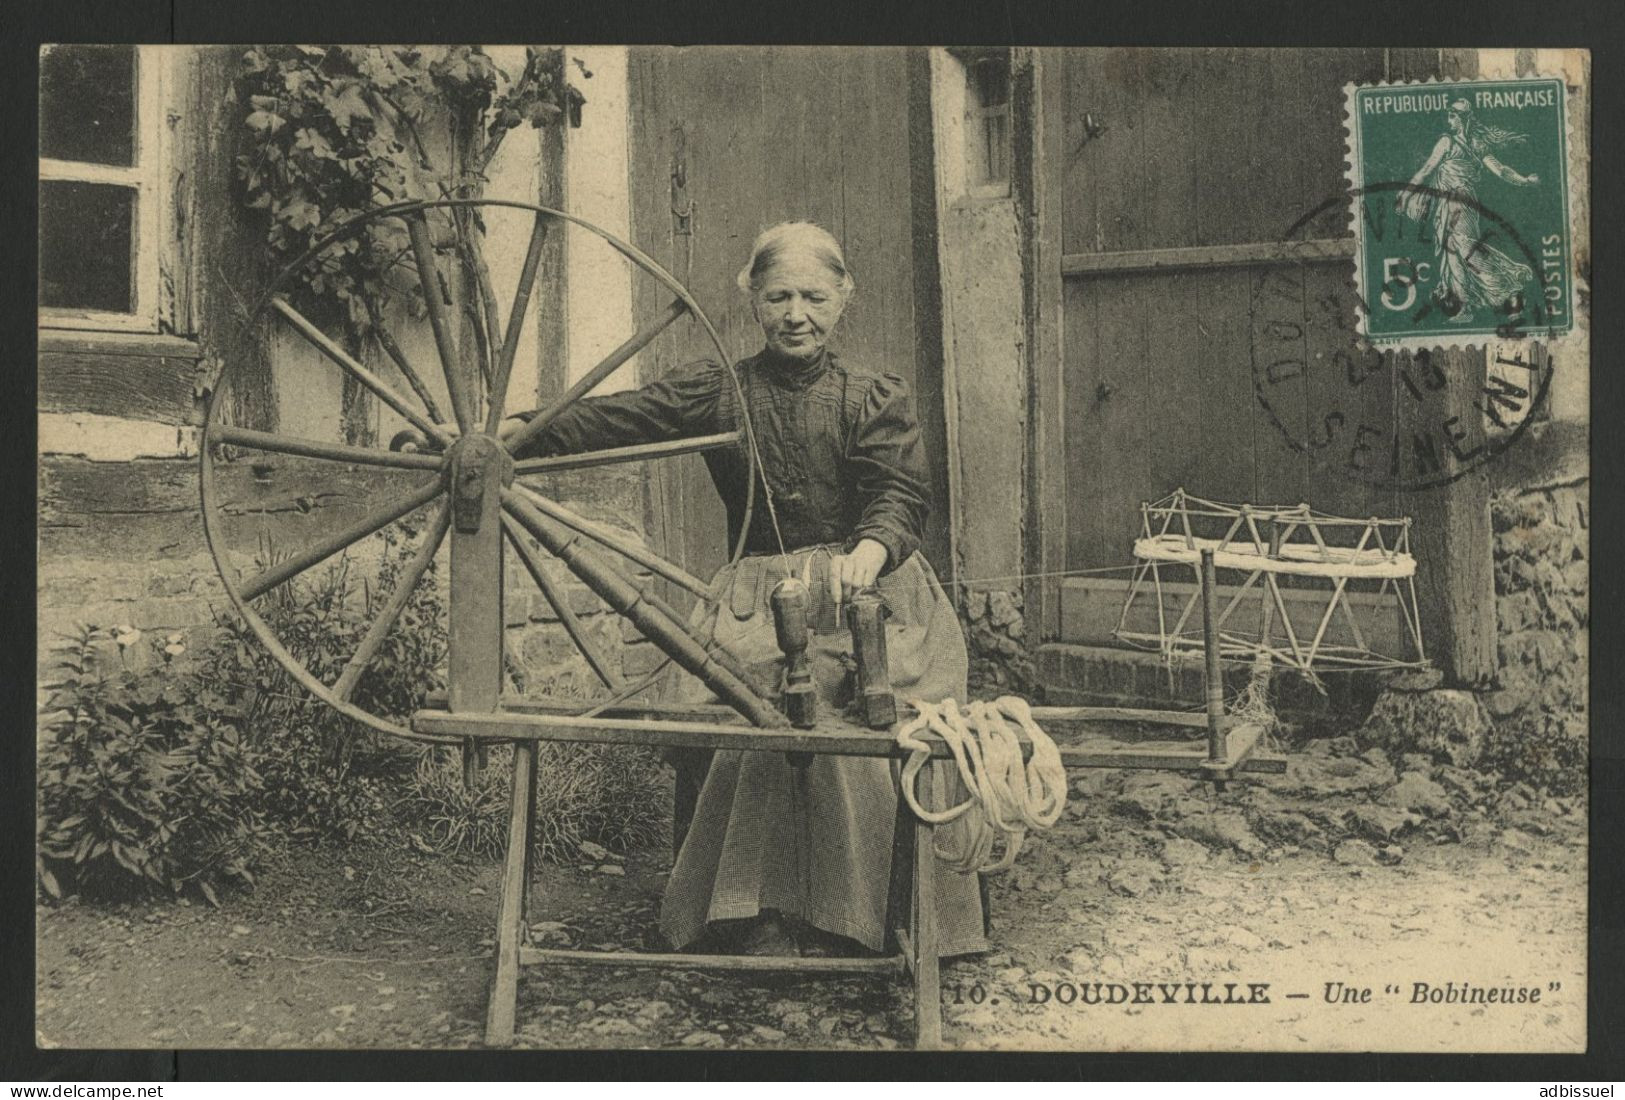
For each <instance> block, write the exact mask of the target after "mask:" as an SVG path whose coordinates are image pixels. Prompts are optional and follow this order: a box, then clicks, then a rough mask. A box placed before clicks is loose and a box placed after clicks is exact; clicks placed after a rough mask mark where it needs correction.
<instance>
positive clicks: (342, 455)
mask: <svg viewBox="0 0 1625 1100" xmlns="http://www.w3.org/2000/svg"><path fill="white" fill-rule="evenodd" d="M209 438H210V441H211V442H213V441H219V442H221V443H230V444H233V445H234V446H238V447H252V448H254V449H255V450H257V451H274V452H275V453H277V454H284V455H299V456H301V457H303V458H328V459H332V460H333V461H334V462H354V463H355V464H356V465H358V466H389V467H394V468H396V469H401V470H438V469H440V466H441V463H442V462H443V461H444V460H443V459H442V458H441V457H440V456H439V455H429V454H416V453H412V452H408V451H381V450H379V449H378V448H376V447H353V446H350V445H349V444H346V443H324V442H322V441H321V440H317V439H300V438H298V437H296V436H286V435H277V434H276V433H275V432H257V431H254V430H253V429H251V428H234V427H231V426H229V425H223V426H221V427H218V428H214V429H212V430H211V431H210V432H209Z"/></svg>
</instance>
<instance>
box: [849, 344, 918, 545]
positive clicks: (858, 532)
mask: <svg viewBox="0 0 1625 1100" xmlns="http://www.w3.org/2000/svg"><path fill="white" fill-rule="evenodd" d="M847 461H848V462H849V464H850V467H851V470H852V473H853V475H854V480H855V484H856V486H857V491H858V494H859V496H860V498H861V499H862V500H863V501H864V502H865V503H864V508H863V515H862V517H861V518H860V519H859V521H858V525H857V527H856V528H855V529H854V530H853V532H852V537H851V539H850V541H849V544H848V549H850V548H851V547H852V546H854V545H856V544H857V541H858V540H859V539H865V538H869V539H874V540H875V541H876V542H878V543H880V545H882V546H884V547H885V548H886V565H885V571H886V572H890V571H891V570H893V569H895V568H897V566H898V565H900V564H902V563H903V562H904V561H905V560H907V559H908V557H909V555H910V554H912V553H914V551H915V550H917V549H919V546H920V538H921V536H922V534H923V532H924V530H925V517H926V513H927V512H929V511H930V506H929V505H928V504H927V503H926V472H925V451H924V448H923V447H922V446H921V444H920V426H919V421H918V420H916V419H915V416H914V399H913V395H912V394H911V393H910V392H909V388H908V383H906V382H904V381H903V380H902V379H901V378H899V377H898V376H897V375H895V374H884V375H880V376H879V377H877V378H874V379H873V381H872V383H871V385H870V387H869V392H868V394H867V395H866V396H865V398H864V400H863V404H862V407H861V409H860V411H859V413H858V417H857V423H856V427H855V428H854V429H853V434H852V442H851V444H850V445H849V446H848V448H847Z"/></svg>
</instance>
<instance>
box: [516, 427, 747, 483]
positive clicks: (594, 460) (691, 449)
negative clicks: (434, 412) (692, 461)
mask: <svg viewBox="0 0 1625 1100" xmlns="http://www.w3.org/2000/svg"><path fill="white" fill-rule="evenodd" d="M738 442H739V433H738V432H719V433H718V434H716V435H696V436H689V437H688V438H687V439H672V440H667V441H666V442H663V443H638V444H634V445H633V446H630V447H611V448H609V449H607V450H602V451H581V452H579V453H577V454H569V455H550V456H548V457H547V458H527V459H523V460H521V461H519V462H516V463H514V473H516V474H520V475H524V474H542V473H553V472H555V471H558V470H580V469H585V468H587V467H590V466H610V465H614V464H615V463H618V462H643V461H646V460H648V459H651V458H671V457H674V456H676V455H686V454H697V453H699V452H700V451H714V450H717V449H718V448H721V447H732V446H733V445H735V444H736V443H738Z"/></svg>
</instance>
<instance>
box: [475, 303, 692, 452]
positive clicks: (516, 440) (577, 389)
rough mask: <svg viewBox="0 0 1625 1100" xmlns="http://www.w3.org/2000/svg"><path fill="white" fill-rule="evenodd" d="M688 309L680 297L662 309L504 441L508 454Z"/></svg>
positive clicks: (542, 428)
mask: <svg viewBox="0 0 1625 1100" xmlns="http://www.w3.org/2000/svg"><path fill="white" fill-rule="evenodd" d="M687 312H688V306H687V305H686V304H685V303H684V302H682V301H681V300H680V299H679V300H676V301H673V302H672V304H671V305H669V306H667V307H666V308H665V310H664V311H662V312H661V314H660V316H658V317H656V318H655V319H654V320H653V321H650V322H649V323H648V324H647V325H644V326H643V327H642V328H641V329H639V330H638V331H637V332H636V333H634V334H633V335H632V337H631V338H630V339H629V340H627V341H626V343H624V344H622V345H621V346H620V347H618V348H616V349H615V350H614V351H612V352H610V353H609V355H607V356H605V358H604V359H603V361H602V362H600V363H599V364H598V365H597V366H596V367H594V368H593V369H592V370H590V371H588V372H587V373H586V374H584V375H582V376H581V378H580V379H579V380H578V381H577V382H576V384H575V385H573V386H571V387H570V388H569V389H568V390H565V391H564V395H563V396H562V397H560V398H559V399H558V400H557V401H555V402H553V404H551V405H549V406H548V407H547V408H545V409H543V410H542V411H541V412H539V413H537V414H536V415H535V416H533V417H532V418H531V419H530V420H529V421H528V422H527V423H526V424H524V425H523V426H522V427H520V428H518V429H516V430H514V431H513V432H511V433H510V434H509V435H508V436H507V437H506V438H505V439H504V440H503V442H504V443H505V444H506V445H507V448H508V451H509V453H510V454H518V453H519V451H520V449H521V448H523V447H524V445H525V444H527V443H529V442H530V441H531V440H533V439H535V438H536V436H538V435H540V434H541V433H542V431H543V430H545V429H546V428H547V426H548V425H549V424H551V423H553V421H554V419H555V418H556V417H557V416H558V415H559V413H561V412H563V411H564V410H565V409H567V408H569V407H570V406H571V405H573V404H575V402H576V401H577V400H579V399H580V398H581V397H582V396H584V395H585V394H587V393H590V392H591V391H592V390H594V389H596V388H597V387H598V384H599V383H600V382H602V381H603V380H604V379H606V378H608V377H609V376H610V375H612V374H614V373H615V372H616V371H617V370H619V369H620V367H621V364H623V363H625V362H626V361H627V360H628V359H630V358H632V356H634V355H636V354H637V353H638V352H640V351H642V350H643V349H644V348H646V347H648V346H649V345H650V344H651V343H652V342H653V341H654V338H655V337H656V336H659V335H660V334H661V333H662V332H665V331H666V329H667V328H668V327H669V326H670V325H671V324H672V322H673V321H676V320H677V318H679V317H681V316H682V315H683V314H685V313H687Z"/></svg>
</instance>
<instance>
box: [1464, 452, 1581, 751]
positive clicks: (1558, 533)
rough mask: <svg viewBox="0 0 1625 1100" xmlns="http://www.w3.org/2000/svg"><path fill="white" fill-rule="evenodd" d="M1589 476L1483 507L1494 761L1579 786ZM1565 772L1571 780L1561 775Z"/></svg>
mask: <svg viewBox="0 0 1625 1100" xmlns="http://www.w3.org/2000/svg"><path fill="white" fill-rule="evenodd" d="M1590 496H1591V487H1590V481H1589V479H1586V480H1580V481H1577V482H1573V483H1570V484H1564V485H1554V486H1542V487H1537V488H1526V489H1520V490H1505V491H1503V492H1501V493H1498V494H1497V495H1496V497H1495V498H1494V500H1493V501H1492V502H1491V508H1490V515H1491V521H1492V523H1493V526H1494V532H1495V535H1494V538H1495V611H1496V619H1497V622H1498V624H1499V649H1498V658H1499V659H1498V662H1497V663H1498V665H1499V671H1498V673H1497V675H1496V683H1495V690H1493V691H1491V692H1489V693H1488V694H1487V695H1486V696H1485V700H1484V701H1485V704H1486V705H1487V706H1488V708H1489V712H1490V715H1491V717H1492V718H1493V719H1494V723H1495V734H1494V738H1493V744H1492V746H1491V753H1492V755H1493V756H1494V758H1495V760H1496V762H1497V763H1499V764H1501V765H1502V766H1504V767H1506V768H1507V769H1509V770H1512V771H1515V772H1519V773H1522V774H1526V775H1530V776H1540V775H1545V774H1547V773H1551V774H1552V775H1553V776H1558V775H1564V777H1565V778H1566V780H1567V781H1568V782H1571V783H1572V782H1580V781H1583V775H1584V767H1585V759H1586V738H1587V731H1588V718H1589V716H1588V713H1587V699H1586V695H1587V690H1588V687H1589V668H1590V635H1589V624H1590V614H1591V613H1590V596H1591V563H1590V554H1591V545H1590ZM1565 773H1573V774H1565Z"/></svg>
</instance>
